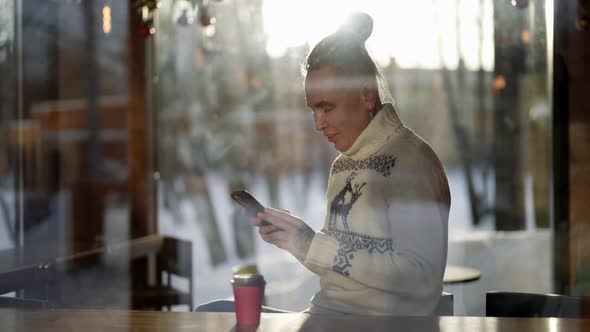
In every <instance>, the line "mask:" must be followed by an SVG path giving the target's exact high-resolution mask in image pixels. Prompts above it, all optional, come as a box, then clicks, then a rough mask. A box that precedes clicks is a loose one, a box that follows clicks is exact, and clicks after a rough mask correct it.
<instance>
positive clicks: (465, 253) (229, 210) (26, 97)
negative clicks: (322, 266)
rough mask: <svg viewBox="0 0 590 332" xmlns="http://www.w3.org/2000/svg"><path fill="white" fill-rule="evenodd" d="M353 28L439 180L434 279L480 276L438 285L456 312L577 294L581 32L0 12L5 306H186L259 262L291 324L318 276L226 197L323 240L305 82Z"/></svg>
mask: <svg viewBox="0 0 590 332" xmlns="http://www.w3.org/2000/svg"><path fill="white" fill-rule="evenodd" d="M353 11H364V12H366V13H368V14H370V15H371V16H372V17H373V19H374V21H375V25H374V30H373V31H374V32H373V35H372V36H371V37H370V38H369V40H368V42H367V46H368V48H369V49H370V51H371V53H372V54H373V56H374V57H375V59H376V60H377V62H378V64H379V66H380V68H381V70H382V73H383V75H384V77H385V78H386V80H387V81H388V83H389V86H390V90H391V93H392V95H393V97H394V99H395V105H396V108H397V110H398V112H399V115H400V118H401V119H402V121H403V122H404V123H405V124H406V125H407V126H408V127H410V128H412V129H413V130H414V131H416V132H417V133H418V134H419V135H420V136H422V137H423V138H424V139H425V140H426V141H428V142H429V143H430V144H431V145H432V147H433V148H434V150H435V151H436V152H437V154H438V155H439V157H440V158H441V160H442V161H443V164H444V167H445V169H446V172H447V176H448V178H449V184H450V188H451V196H452V206H451V213H450V218H449V256H448V263H449V265H452V266H457V267H467V268H471V269H474V270H476V271H477V272H479V277H478V278H476V280H471V281H467V280H464V281H463V282H461V281H460V282H448V283H445V286H444V289H445V291H447V292H451V293H453V294H454V301H455V314H457V315H483V314H484V306H485V303H484V299H485V297H484V294H485V292H486V291H491V290H503V291H521V292H527V291H528V292H540V293H563V294H573V295H588V293H589V291H590V290H589V288H588V285H589V284H588V283H589V282H590V265H589V260H588V259H589V258H590V255H589V254H590V253H589V251H588V245H587V243H590V242H589V241H588V240H589V239H590V235H589V233H588V231H587V228H588V227H587V226H586V225H587V224H588V223H590V220H589V218H588V216H589V215H590V209H589V207H587V206H585V205H586V204H585V203H584V202H585V201H586V200H587V197H588V194H590V189H589V188H590V179H589V178H588V175H587V174H589V173H588V172H587V171H588V169H589V167H590V155H589V152H587V150H588V149H587V146H588V143H589V142H590V141H589V139H588V137H589V136H588V131H587V127H588V125H589V124H590V119H588V115H584V114H587V112H583V110H584V109H585V110H587V109H588V108H587V106H588V98H587V97H585V96H584V93H583V91H585V90H584V88H585V87H587V85H588V82H589V79H588V77H589V76H588V65H585V64H584V62H587V61H584V59H586V60H587V59H588V48H587V47H583V46H579V45H580V44H582V45H583V43H582V41H584V40H586V41H587V39H588V31H587V29H588V15H589V14H588V8H587V4H585V3H584V1H579V2H576V1H563V2H561V1H552V0H547V1H535V0H530V1H529V0H512V1H510V0H469V1H467V0H420V1H418V0H416V1H404V2H402V1H389V2H383V1H377V0H374V1H342V0H340V1H311V0H305V1H304V0H299V1H278V0H265V1H263V0H217V1H213V0H212V1H207V0H160V1H157V0H128V1H116V0H82V1H80V0H0V292H3V294H4V295H5V296H16V297H25V298H33V299H41V300H43V301H47V303H50V305H51V306H55V307H72V308H128V309H131V308H133V309H149V310H191V308H193V307H194V306H195V305H197V304H199V303H202V302H206V301H210V300H213V299H219V298H231V297H232V293H231V287H230V284H229V280H230V278H231V273H232V267H234V266H237V265H242V264H256V266H257V268H258V270H259V271H260V272H261V273H262V274H263V275H264V276H265V278H266V280H267V282H268V284H267V290H266V301H267V302H266V304H267V305H270V306H275V307H280V308H283V309H287V310H304V309H305V308H307V306H308V305H309V300H310V298H311V296H313V294H314V293H315V292H316V291H317V290H318V288H319V281H318V279H317V277H316V276H314V275H313V274H312V273H311V272H309V271H307V270H306V269H305V268H304V267H303V266H302V265H301V264H300V263H299V262H298V261H297V260H296V259H295V258H294V257H292V256H290V254H288V253H286V252H283V251H281V250H280V249H278V248H275V247H273V246H271V245H268V244H266V243H264V242H263V241H262V240H260V239H259V237H258V235H257V234H256V230H255V229H253V228H252V227H251V226H249V224H248V221H247V220H244V218H243V217H242V216H241V215H240V214H239V213H238V212H239V210H238V209H237V206H236V205H235V204H234V203H233V202H232V201H231V199H230V197H229V193H230V192H231V191H232V190H235V189H242V188H245V189H247V190H248V191H250V192H251V193H253V194H254V196H256V197H257V198H259V200H260V201H261V202H262V203H263V204H264V205H266V206H272V207H276V208H281V209H288V210H290V211H291V212H293V213H294V214H296V215H298V216H300V217H301V218H303V219H304V220H305V221H306V222H308V223H309V224H310V226H312V227H313V228H314V229H316V230H318V229H319V228H320V227H321V226H322V225H323V222H324V215H325V212H326V197H325V188H326V184H327V176H328V172H329V169H330V165H331V163H332V161H333V159H334V158H335V157H336V156H337V151H336V150H334V149H333V147H332V146H331V145H330V144H329V143H328V142H326V141H325V140H324V139H323V137H322V136H321V134H319V133H317V132H315V130H314V129H313V128H314V127H313V117H312V113H311V112H310V111H309V110H308V109H307V107H306V104H305V99H304V94H303V89H302V83H303V78H302V75H301V72H300V65H301V63H302V62H303V61H304V59H305V56H306V54H307V53H308V52H309V50H310V49H311V47H313V45H315V43H316V42H317V41H319V40H320V39H321V38H322V37H324V36H325V35H327V34H328V33H330V32H332V31H334V30H335V29H336V28H337V27H338V25H339V24H340V23H341V21H342V20H343V19H344V18H345V17H346V16H347V15H348V14H349V13H350V12H353ZM554 18H557V20H554ZM586 45H588V44H586ZM14 276H18V277H17V278H16V279H14ZM11 277H12V278H13V279H11ZM2 280H4V281H5V283H4V285H5V286H2V285H3V283H2ZM14 280H19V282H16V281H14ZM15 285H16V286H15Z"/></svg>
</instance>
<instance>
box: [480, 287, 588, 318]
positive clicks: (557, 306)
mask: <svg viewBox="0 0 590 332" xmlns="http://www.w3.org/2000/svg"><path fill="white" fill-rule="evenodd" d="M486 316H490V317H560V318H583V317H590V297H587V296H567V295H555V294H535V293H518V292H487V293H486Z"/></svg>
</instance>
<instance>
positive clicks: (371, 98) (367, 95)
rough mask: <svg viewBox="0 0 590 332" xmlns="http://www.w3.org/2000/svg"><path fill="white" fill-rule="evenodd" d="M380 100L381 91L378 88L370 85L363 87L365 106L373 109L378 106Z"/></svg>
mask: <svg viewBox="0 0 590 332" xmlns="http://www.w3.org/2000/svg"><path fill="white" fill-rule="evenodd" d="M378 100H379V92H378V91H377V89H375V88H373V87H371V86H369V85H365V86H363V88H362V89H361V102H362V103H363V105H364V106H365V109H367V110H369V109H370V110H371V111H372V110H373V109H374V108H375V107H376V106H378V105H377V102H378Z"/></svg>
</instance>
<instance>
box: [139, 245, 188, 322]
mask: <svg viewBox="0 0 590 332" xmlns="http://www.w3.org/2000/svg"><path fill="white" fill-rule="evenodd" d="M148 266H149V264H148ZM192 270H193V268H192V243H191V242H190V241H186V240H180V239H175V238H171V237H165V238H164V240H163V242H162V246H161V248H160V250H159V251H158V252H157V254H156V264H155V272H156V283H155V285H146V284H144V285H139V286H138V287H134V289H133V293H132V297H133V307H134V308H136V309H149V308H153V309H161V308H163V307H166V308H167V309H168V310H170V309H171V307H172V306H173V305H180V304H183V305H187V306H188V308H189V311H190V310H192V308H193V299H192V289H193V271H192ZM173 275H175V276H179V277H183V278H186V279H187V280H188V291H183V290H180V289H177V288H174V287H173V285H172V276H173Z"/></svg>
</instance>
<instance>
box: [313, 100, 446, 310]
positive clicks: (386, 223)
mask: <svg viewBox="0 0 590 332" xmlns="http://www.w3.org/2000/svg"><path fill="white" fill-rule="evenodd" d="M327 200H328V208H327V213H326V218H325V223H324V227H323V228H322V229H321V231H320V232H318V233H317V234H316V236H315V237H314V239H313V241H312V243H311V246H310V248H309V252H308V254H307V257H306V259H305V260H304V261H303V263H304V264H305V266H307V267H308V268H309V269H310V270H311V271H313V272H314V273H316V274H318V275H319V276H320V291H319V292H318V293H317V294H316V295H315V296H314V297H313V299H312V306H311V308H310V312H311V313H345V314H369V315H429V314H432V313H433V311H434V309H435V307H436V305H437V303H438V301H439V297H440V294H441V292H442V277H443V274H444V269H445V265H446V259H447V226H448V215H449V208H450V193H449V187H448V183H447V179H446V176H445V173H444V169H443V167H442V165H441V162H440V161H439V159H438V157H437V156H436V154H435V153H434V151H433V150H432V149H431V147H430V146H429V145H428V144H427V143H426V142H425V141H424V140H422V139H421V138H420V137H419V136H418V135H416V134H415V133H414V132H413V131H412V130H411V129H409V128H407V127H405V126H404V125H403V124H402V122H401V121H400V119H399V117H398V116H397V114H396V112H395V109H394V108H393V106H392V105H391V104H385V105H384V107H383V108H382V109H381V111H379V112H378V113H377V115H376V116H375V118H374V119H373V120H372V121H371V122H370V123H369V126H368V127H367V128H366V129H365V130H364V131H363V133H362V134H361V135H360V136H359V138H358V139H357V140H356V141H355V143H354V144H353V145H352V146H351V147H350V149H348V150H347V151H345V152H343V153H342V154H341V155H340V156H338V157H337V158H336V160H335V161H334V163H333V165H332V169H331V171H330V180H329V183H328V190H327Z"/></svg>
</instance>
